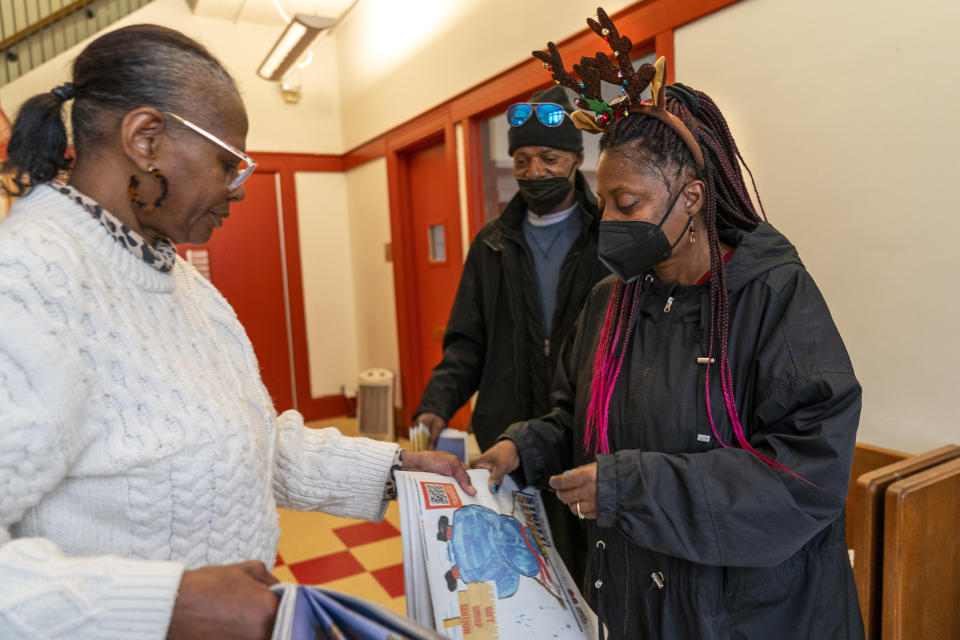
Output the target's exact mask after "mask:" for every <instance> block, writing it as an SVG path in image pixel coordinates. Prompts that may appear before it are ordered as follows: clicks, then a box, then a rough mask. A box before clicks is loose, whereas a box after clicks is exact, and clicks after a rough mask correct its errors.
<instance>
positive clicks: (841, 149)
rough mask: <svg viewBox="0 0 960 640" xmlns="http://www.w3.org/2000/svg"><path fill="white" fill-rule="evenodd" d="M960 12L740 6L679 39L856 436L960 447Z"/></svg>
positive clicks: (683, 74) (681, 70)
mask: <svg viewBox="0 0 960 640" xmlns="http://www.w3.org/2000/svg"><path fill="white" fill-rule="evenodd" d="M958 27H960V4H958V3H956V2H943V1H942V0H915V1H914V2H909V3H906V2H900V1H899V0H881V1H879V2H878V1H867V0H846V1H845V2H836V1H834V0H744V1H743V2H741V3H738V4H736V5H734V6H732V7H729V8H727V9H724V10H722V11H720V12H718V13H716V14H713V15H711V16H708V17H706V18H704V19H701V20H699V21H697V22H695V23H693V24H691V25H689V26H686V27H684V28H682V29H679V30H678V31H677V32H676V42H675V46H676V56H677V80H679V81H681V82H684V83H687V84H690V85H691V86H695V87H697V88H700V89H703V90H705V91H706V92H707V93H709V94H711V96H712V97H713V98H714V99H715V100H716V102H717V103H718V104H719V105H720V107H721V108H722V109H723V110H724V112H725V113H726V115H727V118H728V120H729V124H730V128H731V130H732V131H733V132H734V135H735V136H736V138H737V141H738V143H739V145H740V148H741V150H742V151H743V154H744V156H745V157H746V159H747V162H749V163H750V166H751V168H752V169H753V172H754V175H755V176H756V178H757V183H758V186H759V188H760V195H761V197H762V198H763V202H764V204H765V206H766V210H767V214H768V215H769V217H770V220H771V222H772V223H773V224H774V225H775V226H777V227H778V228H779V229H781V230H782V231H783V232H784V233H785V234H786V235H787V236H788V237H789V238H790V239H791V240H792V241H793V242H794V243H795V244H796V245H797V247H798V249H799V251H800V255H801V258H802V259H803V260H804V262H805V263H806V265H807V267H808V269H809V270H810V272H811V273H812V274H813V276H814V278H816V280H817V282H818V284H819V285H820V288H821V290H822V291H823V294H824V296H825V298H826V300H827V303H828V304H829V305H830V309H831V311H832V313H833V315H834V318H835V319H836V322H837V324H838V326H839V327H840V331H841V333H842V335H843V337H844V340H845V341H846V344H847V348H848V350H849V352H850V355H851V357H852V359H853V363H854V367H855V368H856V372H857V376H858V378H859V379H860V381H861V383H862V385H863V389H864V396H863V399H864V402H863V414H862V419H861V426H860V434H859V438H860V439H861V440H862V441H865V442H869V443H871V444H878V445H882V446H888V447H891V448H894V449H899V450H903V451H908V452H920V451H925V450H928V449H930V448H932V447H935V446H939V445H941V444H945V443H948V442H953V443H957V442H960V426H958V423H960V420H958V418H957V411H956V403H955V399H956V395H957V390H956V386H957V383H958V381H960V374H958V362H960V335H958V332H957V329H956V327H957V324H958V323H957V318H958V316H960V295H958V294H960V287H958V285H957V283H956V277H957V274H958V273H960V251H958V250H957V247H956V239H957V236H958V234H960V220H958V218H957V216H956V215H955V211H956V208H957V207H956V204H955V203H954V202H953V201H952V198H951V197H950V196H951V194H952V187H953V186H955V185H956V181H957V177H956V170H957V167H958V161H957V158H956V150H957V149H958V148H960V126H958V125H957V123H956V111H957V107H956V105H957V104H958V103H960V82H958V75H957V72H956V63H957V60H960V46H958V44H957V28H958Z"/></svg>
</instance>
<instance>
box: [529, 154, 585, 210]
mask: <svg viewBox="0 0 960 640" xmlns="http://www.w3.org/2000/svg"><path fill="white" fill-rule="evenodd" d="M576 170H577V165H576V164H574V165H573V169H572V170H571V171H570V173H568V174H567V177H566V178H560V177H553V178H540V179H539V180H527V179H526V178H517V186H519V187H520V195H521V196H523V199H524V200H525V201H526V202H527V207H529V209H530V211H533V212H534V213H535V214H537V215H538V216H542V215H545V214H547V213H550V212H551V211H553V210H554V209H556V208H557V205H559V204H560V203H561V202H563V199H564V198H566V197H567V194H569V193H570V190H571V189H573V184H572V183H571V182H570V176H572V175H573V172H574V171H576Z"/></svg>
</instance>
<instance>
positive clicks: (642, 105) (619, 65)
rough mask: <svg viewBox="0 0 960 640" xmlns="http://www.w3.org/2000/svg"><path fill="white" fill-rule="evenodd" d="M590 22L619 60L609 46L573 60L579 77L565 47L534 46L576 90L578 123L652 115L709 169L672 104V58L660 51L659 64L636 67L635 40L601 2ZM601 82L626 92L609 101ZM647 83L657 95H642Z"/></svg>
mask: <svg viewBox="0 0 960 640" xmlns="http://www.w3.org/2000/svg"><path fill="white" fill-rule="evenodd" d="M587 25H588V26H589V27H590V29H591V30H592V31H593V32H594V33H596V34H597V35H598V36H600V37H601V38H603V39H604V40H605V41H606V42H607V44H608V45H609V46H610V49H611V50H612V52H613V57H614V58H615V59H616V62H614V61H613V60H611V59H610V57H609V56H608V55H607V54H605V53H603V52H597V54H596V55H595V56H593V57H587V56H584V57H583V58H581V59H580V64H575V65H573V71H574V73H576V74H577V76H578V77H579V78H580V79H579V80H577V79H576V78H574V77H573V76H572V75H570V73H569V72H567V70H566V68H564V66H563V59H562V58H561V57H560V51H559V50H558V49H557V45H555V44H554V43H553V42H548V43H547V51H534V52H533V55H534V57H535V58H537V59H538V60H540V61H541V62H543V66H544V68H546V70H547V71H549V72H550V73H551V75H552V76H553V80H554V82H556V83H557V84H559V85H563V86H564V87H567V88H569V89H572V90H573V91H574V92H576V94H577V98H576V99H575V100H574V104H576V105H577V106H578V107H580V109H579V110H577V111H574V112H573V113H572V114H570V119H571V120H572V121H573V123H574V124H575V125H576V126H577V128H578V129H582V130H584V131H588V132H590V133H601V132H602V131H604V130H605V129H606V128H607V126H608V125H609V124H610V123H611V122H614V121H616V120H619V119H620V118H622V117H624V116H626V115H627V114H628V113H642V114H644V115H648V116H650V117H653V118H656V119H658V120H660V121H661V122H663V123H664V124H666V125H667V126H668V127H670V128H671V129H673V130H674V131H676V133H677V135H679V136H680V138H681V139H682V140H683V142H684V144H685V145H686V146H687V148H688V149H689V150H690V153H691V154H692V155H693V160H694V162H695V163H696V165H697V168H698V169H699V170H700V171H703V170H704V167H705V165H704V161H703V151H702V150H701V149H700V145H698V144H697V141H696V139H695V138H694V137H693V134H692V133H691V132H690V129H688V128H687V126H686V125H685V124H683V121H681V120H680V118H678V117H677V116H675V115H673V114H672V113H670V112H669V111H667V108H666V87H667V82H666V79H667V59H666V58H664V57H663V56H660V57H659V58H657V61H656V62H655V63H654V64H652V65H651V64H648V63H644V64H642V65H640V68H639V69H637V70H634V68H633V62H632V61H631V60H630V52H631V50H632V49H633V43H632V42H631V41H630V38H628V37H627V36H623V35H620V32H619V30H618V29H617V27H616V25H614V24H613V20H611V19H610V16H608V15H607V12H606V11H604V10H603V9H602V8H598V9H597V20H594V19H592V18H587ZM601 82H606V83H608V84H613V85H617V86H619V87H620V91H621V93H620V96H619V97H617V98H616V99H614V100H611V101H610V102H609V103H608V102H606V101H605V100H604V99H603V97H602V96H601V94H600V87H601ZM647 87H650V90H651V92H652V94H653V99H652V100H650V101H649V102H644V101H643V100H641V97H640V96H641V95H642V94H643V92H644V90H645V89H646V88H647ZM588 111H589V112H592V113H588Z"/></svg>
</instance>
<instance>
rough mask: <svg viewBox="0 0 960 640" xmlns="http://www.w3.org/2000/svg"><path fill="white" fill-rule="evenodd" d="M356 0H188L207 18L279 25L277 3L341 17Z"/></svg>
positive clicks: (292, 11) (286, 8)
mask: <svg viewBox="0 0 960 640" xmlns="http://www.w3.org/2000/svg"><path fill="white" fill-rule="evenodd" d="M355 2H356V0H276V2H275V1H274V0H187V3H188V4H189V5H190V6H191V8H192V9H193V13H194V14H195V15H198V16H204V17H207V18H222V19H224V20H229V21H231V22H236V21H240V20H242V21H245V22H259V23H261V24H276V25H282V24H283V23H284V21H283V19H282V18H281V17H280V12H279V11H278V10H277V7H276V5H277V4H279V5H280V7H281V8H282V9H283V11H284V12H285V13H286V14H287V15H288V16H293V14H295V13H307V14H310V15H316V16H324V17H328V18H340V17H341V16H342V15H343V14H344V13H346V12H347V10H348V9H349V8H350V7H351V6H352V5H353V4H355Z"/></svg>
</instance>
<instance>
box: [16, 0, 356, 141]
mask: <svg viewBox="0 0 960 640" xmlns="http://www.w3.org/2000/svg"><path fill="white" fill-rule="evenodd" d="M141 22H152V23H156V24H160V25H163V26H166V27H170V28H172V29H177V30H179V31H182V32H183V33H185V34H187V35H189V36H190V37H192V38H194V39H196V40H198V41H199V42H201V43H203V44H204V45H205V46H207V48H208V49H210V51H211V52H212V53H213V54H214V55H215V56H217V58H219V59H220V61H221V62H222V63H223V65H224V66H225V67H226V68H227V69H228V70H229V71H230V73H231V74H232V75H233V76H234V78H235V79H236V81H237V84H238V85H239V87H240V91H241V93H242V94H243V97H244V101H245V102H246V105H247V113H248V116H249V119H250V132H249V134H248V136H247V148H248V149H250V150H251V151H291V152H303V153H332V154H339V153H341V151H342V149H343V141H342V136H341V128H340V98H339V80H338V76H337V66H336V64H333V63H332V60H333V59H334V57H335V55H336V53H335V50H334V42H333V41H332V40H330V39H321V40H320V41H319V42H318V44H317V59H318V62H315V63H314V64H311V65H310V66H308V67H307V68H306V69H304V70H302V71H300V72H299V73H300V74H301V75H302V82H303V87H304V91H303V99H302V101H301V102H300V104H297V105H292V104H287V103H285V102H284V101H283V97H282V96H281V93H280V88H279V86H278V85H277V83H274V82H267V81H266V80H263V79H261V78H259V77H258V76H257V75H256V71H257V67H259V65H260V63H261V62H262V61H263V58H264V57H265V56H266V54H267V52H268V51H269V50H270V47H271V46H272V45H273V43H274V42H275V41H276V39H277V38H278V37H279V35H280V32H281V31H282V28H281V27H278V26H271V25H264V24H257V23H252V22H236V23H234V22H231V21H228V20H222V19H215V18H206V17H200V16H195V15H193V14H192V13H191V12H190V8H189V6H188V5H187V3H186V0H154V1H153V2H151V3H150V4H148V5H146V6H145V7H143V8H142V9H140V10H138V11H135V12H133V13H131V14H130V15H128V16H126V17H125V18H123V19H121V20H118V21H117V22H115V23H114V24H112V25H111V26H110V27H109V28H108V29H107V30H108V31H109V30H112V29H117V28H119V27H123V26H127V25H130V24H138V23H141ZM101 33H104V32H101ZM98 35H100V34H98ZM92 39H93V38H90V39H88V40H85V41H83V42H81V43H80V44H78V45H77V46H75V47H72V48H71V49H68V50H67V51H65V52H64V53H62V54H60V55H59V56H57V57H56V58H53V59H51V60H49V61H47V62H46V63H44V64H43V65H41V66H39V67H37V68H36V69H34V70H33V71H31V72H30V73H28V74H26V75H25V76H23V77H21V78H18V79H17V80H14V81H13V82H11V83H9V84H7V85H4V86H3V87H0V106H2V107H3V109H4V111H5V112H6V113H7V114H8V115H9V116H10V117H11V119H12V118H13V116H14V114H16V111H17V109H19V108H20V105H21V104H23V102H24V101H26V100H27V98H30V97H31V96H33V95H34V94H37V93H41V92H44V91H50V90H51V89H52V88H54V87H55V86H57V85H59V84H61V83H63V82H66V81H67V80H68V79H69V78H68V75H69V70H70V64H71V63H72V62H73V59H74V58H75V57H76V56H77V54H78V53H80V51H82V50H83V47H85V46H86V45H87V44H89V42H90V40H92ZM321 61H326V63H319V62H321Z"/></svg>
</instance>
